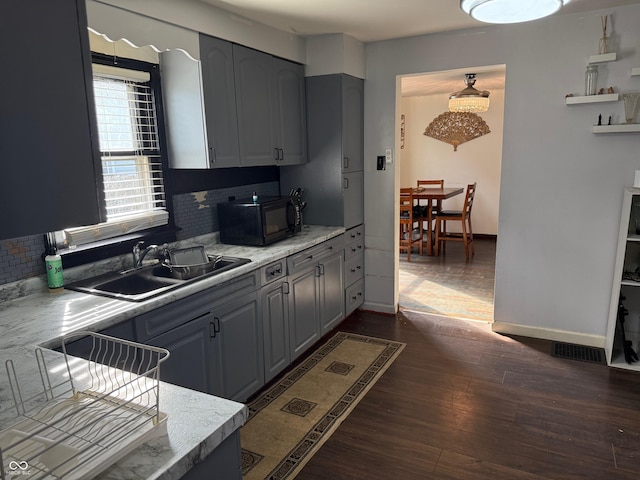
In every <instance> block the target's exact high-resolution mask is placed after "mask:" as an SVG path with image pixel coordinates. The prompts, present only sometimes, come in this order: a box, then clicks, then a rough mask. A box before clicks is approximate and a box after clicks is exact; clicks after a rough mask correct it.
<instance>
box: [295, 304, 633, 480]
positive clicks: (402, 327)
mask: <svg viewBox="0 0 640 480" xmlns="http://www.w3.org/2000/svg"><path fill="white" fill-rule="evenodd" d="M338 329H339V330H343V331H349V332H355V333H360V334H363V335H371V336H376V337H382V338H387V339H393V340H398V341H402V342H405V343H406V344H407V346H406V348H405V349H404V351H403V352H402V353H401V354H400V356H399V357H398V359H397V360H396V361H395V362H394V364H393V365H392V366H391V367H390V368H389V370H387V371H386V372H385V374H384V375H383V376H382V378H381V379H380V380H379V381H378V382H377V383H376V384H375V385H374V387H373V388H372V389H371V390H370V391H369V392H368V393H367V394H366V396H365V397H364V398H363V399H362V401H361V402H360V403H359V404H358V405H357V407H356V408H355V409H354V411H353V412H352V413H351V414H350V415H349V416H348V417H347V419H346V420H345V421H344V423H342V425H341V426H340V427H339V428H338V429H337V431H336V432H335V433H334V434H333V435H332V436H331V437H330V438H329V440H328V441H327V442H326V443H325V444H324V445H323V446H322V447H321V449H320V450H319V451H318V452H317V453H316V454H315V455H314V456H313V458H312V459H311V460H310V461H309V463H308V464H307V465H306V466H305V467H304V469H303V470H302V471H301V473H300V474H299V475H298V476H297V477H296V479H297V480H320V479H323V480H324V479H332V480H336V479H339V480H343V479H344V480H348V479H368V480H375V479H381V480H382V479H384V480H390V479H391V480H395V479H397V480H413V479H416V480H417V479H420V480H424V479H443V480H447V479H472V480H476V479H478V480H484V479H509V480H521V479H522V480H534V479H535V480H537V479H594V480H603V479H604V480H608V479H633V480H637V479H638V478H640V376H639V375H638V374H637V373H633V372H629V371H624V370H617V369H612V368H609V367H607V366H605V365H600V364H595V363H587V362H580V361H577V360H568V359H561V358H557V357H553V356H551V355H550V342H547V341H543V340H534V339H527V338H509V337H506V336H501V335H498V334H495V333H492V332H491V330H490V326H489V325H487V324H485V323H481V322H466V321H461V320H454V319H451V318H447V317H442V316H435V315H430V314H419V313H415V312H404V313H399V314H397V315H395V316H393V315H383V314H376V313H371V312H360V311H358V312H356V313H354V314H353V315H351V316H350V317H349V318H347V319H346V320H345V321H344V322H343V323H342V324H341V325H340V327H339V328H338Z"/></svg>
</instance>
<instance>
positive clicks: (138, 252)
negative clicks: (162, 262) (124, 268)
mask: <svg viewBox="0 0 640 480" xmlns="http://www.w3.org/2000/svg"><path fill="white" fill-rule="evenodd" d="M143 245H144V242H143V241H140V242H138V243H136V244H135V245H134V246H133V267H134V268H138V267H141V266H142V261H143V260H144V257H146V256H147V254H148V253H151V252H155V253H157V252H158V251H162V253H163V255H164V256H165V257H166V256H167V255H168V253H169V245H168V244H166V243H165V244H164V245H162V246H158V245H149V246H148V247H146V248H144V249H143V248H142V246H143Z"/></svg>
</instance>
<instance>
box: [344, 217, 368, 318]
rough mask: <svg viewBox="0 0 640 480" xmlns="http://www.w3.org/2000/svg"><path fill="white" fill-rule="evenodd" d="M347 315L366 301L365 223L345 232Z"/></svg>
mask: <svg viewBox="0 0 640 480" xmlns="http://www.w3.org/2000/svg"><path fill="white" fill-rule="evenodd" d="M344 237H345V247H344V284H345V315H349V314H350V313H351V312H353V311H354V310H355V309H356V308H358V307H359V306H360V305H362V304H363V303H364V225H358V226H357V227H354V228H351V229H349V230H347V231H346V232H345V234H344Z"/></svg>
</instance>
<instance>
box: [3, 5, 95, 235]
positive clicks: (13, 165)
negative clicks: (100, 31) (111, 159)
mask: <svg viewBox="0 0 640 480" xmlns="http://www.w3.org/2000/svg"><path fill="white" fill-rule="evenodd" d="M0 18H1V19H2V29H0V41H1V42H2V45H3V50H2V52H3V53H2V60H3V63H4V65H5V66H7V68H10V69H11V73H10V74H9V73H8V72H5V74H4V75H1V76H0V158H1V159H2V162H1V166H0V177H1V178H2V188H1V189H0V203H1V204H2V205H5V206H7V205H10V206H11V207H10V208H4V209H3V212H2V223H1V224H0V238H13V237H19V236H23V235H32V234H39V233H44V232H48V231H53V230H60V229H62V228H66V227H74V226H80V225H89V224H95V223H98V222H100V221H101V220H102V219H103V213H104V212H103V211H102V208H103V207H102V206H101V205H102V203H103V202H102V201H101V195H102V193H101V191H102V186H101V185H102V183H101V178H102V167H101V162H100V152H99V147H98V143H97V142H98V134H97V121H96V115H95V105H94V100H93V98H94V97H93V82H92V73H91V54H90V49H89V37H88V32H87V14H86V7H85V2H84V0H75V1H74V0H70V1H65V2H52V1H50V0H5V1H3V2H0Z"/></svg>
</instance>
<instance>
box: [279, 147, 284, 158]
mask: <svg viewBox="0 0 640 480" xmlns="http://www.w3.org/2000/svg"><path fill="white" fill-rule="evenodd" d="M278 152H279V156H278V160H284V149H282V148H279V149H278Z"/></svg>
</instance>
